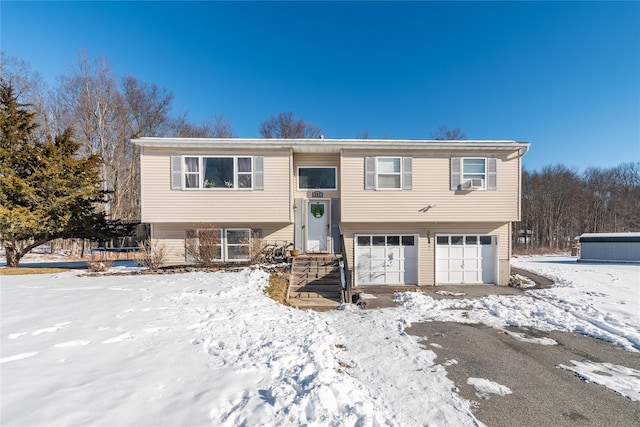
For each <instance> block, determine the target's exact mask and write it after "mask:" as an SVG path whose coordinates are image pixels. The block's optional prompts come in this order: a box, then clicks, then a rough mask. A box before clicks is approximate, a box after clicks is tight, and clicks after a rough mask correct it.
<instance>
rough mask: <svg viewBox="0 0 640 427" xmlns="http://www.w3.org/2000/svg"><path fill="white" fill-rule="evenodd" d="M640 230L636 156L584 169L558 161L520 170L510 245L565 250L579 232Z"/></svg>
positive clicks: (639, 179) (639, 166) (639, 164)
mask: <svg viewBox="0 0 640 427" xmlns="http://www.w3.org/2000/svg"><path fill="white" fill-rule="evenodd" d="M638 230H640V162H636V163H624V164H622V165H620V166H618V167H615V168H611V169H602V168H589V169H587V170H586V171H585V172H584V173H583V174H582V175H579V174H578V173H577V172H575V171H573V170H571V169H568V168H567V167H565V166H562V165H556V166H553V167H552V166H547V167H545V168H543V169H542V171H540V172H537V171H536V172H529V171H526V170H524V171H523V172H522V221H521V222H520V223H518V224H514V246H515V247H519V246H522V245H523V244H524V245H525V246H526V247H527V248H536V247H544V248H551V249H561V250H564V249H566V248H568V246H569V245H570V244H571V243H572V242H573V239H574V238H575V237H576V236H579V235H581V234H582V233H593V232H600V233H603V232H605V233H609V232H624V231H638Z"/></svg>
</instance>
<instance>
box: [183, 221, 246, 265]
mask: <svg viewBox="0 0 640 427" xmlns="http://www.w3.org/2000/svg"><path fill="white" fill-rule="evenodd" d="M251 239H252V230H251V229H249V228H225V229H222V228H203V229H188V230H187V231H186V236H185V259H186V261H188V262H194V261H195V262H197V261H199V260H202V259H206V260H210V261H218V262H221V261H247V260H249V259H250V256H251Z"/></svg>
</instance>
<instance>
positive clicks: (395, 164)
mask: <svg viewBox="0 0 640 427" xmlns="http://www.w3.org/2000/svg"><path fill="white" fill-rule="evenodd" d="M412 162H413V158H411V157H365V190H411V188H412V173H413V171H412V164H413V163H412Z"/></svg>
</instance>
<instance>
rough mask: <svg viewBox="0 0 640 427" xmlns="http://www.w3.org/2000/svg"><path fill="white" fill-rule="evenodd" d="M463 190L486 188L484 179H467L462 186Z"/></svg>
mask: <svg viewBox="0 0 640 427" xmlns="http://www.w3.org/2000/svg"><path fill="white" fill-rule="evenodd" d="M462 188H464V189H465V190H476V189H478V188H484V179H482V178H473V179H467V180H466V181H465V182H464V183H463V184H462Z"/></svg>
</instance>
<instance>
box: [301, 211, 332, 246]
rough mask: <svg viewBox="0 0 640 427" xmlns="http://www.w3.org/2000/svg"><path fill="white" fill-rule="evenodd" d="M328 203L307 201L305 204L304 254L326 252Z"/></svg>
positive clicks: (328, 225) (328, 224) (328, 216)
mask: <svg viewBox="0 0 640 427" xmlns="http://www.w3.org/2000/svg"><path fill="white" fill-rule="evenodd" d="M329 218H330V212H329V202H328V201H326V200H317V201H315V200H314V201H309V203H308V204H307V246H306V250H305V252H327V237H328V233H329V227H330V225H331V224H330V223H329Z"/></svg>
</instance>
